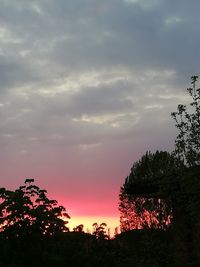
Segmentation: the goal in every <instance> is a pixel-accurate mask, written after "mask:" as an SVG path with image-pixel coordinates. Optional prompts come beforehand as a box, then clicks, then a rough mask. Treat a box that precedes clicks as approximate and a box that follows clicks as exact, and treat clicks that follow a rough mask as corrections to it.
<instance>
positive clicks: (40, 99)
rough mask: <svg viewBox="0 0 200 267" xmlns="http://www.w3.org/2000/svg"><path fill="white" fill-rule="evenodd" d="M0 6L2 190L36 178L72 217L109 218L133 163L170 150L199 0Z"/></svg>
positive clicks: (195, 38) (0, 2) (194, 53)
mask: <svg viewBox="0 0 200 267" xmlns="http://www.w3.org/2000/svg"><path fill="white" fill-rule="evenodd" d="M0 7H1V8H0V150H1V153H0V162H1V163H0V164H1V165H0V166H1V175H0V186H2V187H6V188H9V189H14V188H17V187H18V186H20V185H22V184H23V182H24V180H25V179H26V178H34V179H35V183H36V184H37V185H39V186H41V187H42V188H45V189H47V190H48V193H49V196H50V197H51V198H54V199H56V200H58V202H59V204H62V205H64V206H65V207H66V210H67V211H68V213H69V215H70V216H71V217H72V219H71V222H72V221H73V220H74V224H75V223H76V224H78V221H79V220H80V221H79V222H80V223H82V222H85V224H87V222H86V221H87V220H88V221H90V223H91V222H92V220H95V221H98V222H99V223H100V222H101V220H104V222H106V221H108V222H109V226H111V227H114V226H117V225H118V221H119V212H118V202H119V200H118V195H119V190H120V187H121V186H122V184H123V182H124V180H125V178H126V176H127V175H128V174H129V173H130V169H131V167H132V165H133V163H134V162H135V161H136V160H138V159H139V158H140V157H141V156H142V155H143V154H144V153H145V152H146V151H147V150H150V151H152V152H155V151H156V150H157V149H158V150H167V151H172V150H173V147H174V140H175V137H176V130H175V127H174V122H173V120H172V118H171V117H170V113H171V112H172V111H175V110H176V107H177V105H178V104H179V103H187V102H188V97H187V94H186V90H185V89H186V88H187V87H189V86H190V76H191V75H196V74H197V75H198V73H199V58H200V49H199V47H200V35H199V26H200V17H199V10H200V1H199V0H190V1H188V0H56V1H55V0H29V1H27V0H0ZM95 221H94V222H95ZM87 227H88V226H87Z"/></svg>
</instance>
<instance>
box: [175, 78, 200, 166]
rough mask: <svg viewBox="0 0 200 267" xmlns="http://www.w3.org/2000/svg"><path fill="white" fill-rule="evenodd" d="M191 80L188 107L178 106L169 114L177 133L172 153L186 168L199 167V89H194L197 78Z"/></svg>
mask: <svg viewBox="0 0 200 267" xmlns="http://www.w3.org/2000/svg"><path fill="white" fill-rule="evenodd" d="M191 80H192V81H191V84H192V87H190V88H188V89H187V91H188V93H189V95H190V96H191V97H192V102H191V103H190V105H189V106H188V107H187V106H186V105H182V104H180V105H178V107H177V112H172V113H171V115H172V117H173V118H174V120H175V123H176V124H175V125H176V127H177V128H178V131H179V134H178V135H177V138H176V141H175V151H174V152H175V155H176V156H177V157H178V158H179V160H181V161H182V162H183V163H184V164H185V165H186V166H194V165H200V88H196V87H197V85H196V83H197V81H198V76H192V77H191Z"/></svg>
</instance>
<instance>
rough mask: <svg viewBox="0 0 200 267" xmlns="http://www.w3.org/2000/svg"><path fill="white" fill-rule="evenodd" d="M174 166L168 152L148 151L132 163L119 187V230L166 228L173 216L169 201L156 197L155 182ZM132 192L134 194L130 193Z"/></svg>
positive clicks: (173, 160) (173, 161)
mask: <svg viewBox="0 0 200 267" xmlns="http://www.w3.org/2000/svg"><path fill="white" fill-rule="evenodd" d="M176 166H177V163H176V160H175V159H174V157H173V156H172V155H171V154H169V153H168V152H163V151H161V152H159V151H157V152H156V153H154V154H152V153H150V152H147V153H146V154H145V155H144V156H142V158H141V159H140V160H139V161H138V162H135V163H134V164H133V167H132V169H131V173H130V175H129V176H128V177H127V178H126V180H125V183H124V185H123V186H122V187H121V190H120V196H119V197H120V203H119V210H120V227H121V231H126V230H131V229H145V228H151V229H152V228H156V229H166V228H167V227H168V226H169V222H170V220H171V216H172V208H171V204H170V202H169V201H167V200H166V199H162V198H160V197H159V196H157V193H158V190H159V188H158V183H159V182H160V181H161V180H162V179H164V177H165V176H167V175H168V174H169V173H170V172H171V171H172V170H173V169H175V168H176ZM133 191H134V194H132V192H133Z"/></svg>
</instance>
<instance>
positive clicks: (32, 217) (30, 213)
mask: <svg viewBox="0 0 200 267" xmlns="http://www.w3.org/2000/svg"><path fill="white" fill-rule="evenodd" d="M33 182H34V179H26V181H25V185H23V186H20V187H19V188H18V189H16V190H14V191H9V190H6V189H5V188H1V189H0V200H1V201H0V225H1V232H2V233H3V235H4V236H5V237H6V238H24V237H28V236H31V237H33V236H34V237H39V238H42V237H43V236H46V237H52V236H54V235H55V234H57V233H60V232H63V231H68V228H67V227H66V224H67V221H65V219H69V218H70V217H69V215H68V214H67V213H66V210H65V208H64V207H63V206H58V205H57V201H56V200H50V199H49V198H48V197H47V195H46V193H47V191H46V190H43V189H40V188H39V187H38V186H36V185H34V184H33Z"/></svg>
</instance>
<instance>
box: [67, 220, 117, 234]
mask: <svg viewBox="0 0 200 267" xmlns="http://www.w3.org/2000/svg"><path fill="white" fill-rule="evenodd" d="M68 221H69V223H68V224H67V225H66V226H67V227H69V229H70V231H73V228H74V227H76V226H78V225H80V224H83V225H84V229H83V230H84V232H86V233H87V232H89V233H92V230H93V227H92V225H93V223H98V224H99V225H100V224H101V223H106V224H107V227H106V229H110V230H109V231H110V235H111V237H112V236H113V235H114V233H115V228H116V227H118V232H119V217H112V216H88V217H85V216H75V217H73V218H71V219H69V220H68Z"/></svg>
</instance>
